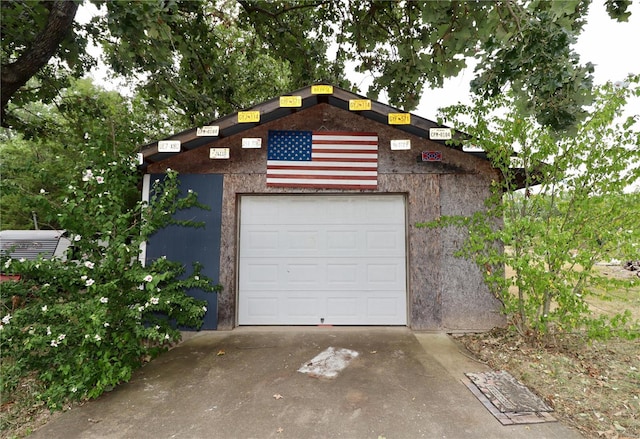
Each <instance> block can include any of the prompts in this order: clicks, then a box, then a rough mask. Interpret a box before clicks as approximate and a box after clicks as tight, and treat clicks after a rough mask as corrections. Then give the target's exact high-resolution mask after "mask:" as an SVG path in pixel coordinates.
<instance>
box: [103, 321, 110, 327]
mask: <svg viewBox="0 0 640 439" xmlns="http://www.w3.org/2000/svg"><path fill="white" fill-rule="evenodd" d="M102 326H104V327H105V328H108V327H109V326H111V325H110V324H109V322H104V324H103V325H102Z"/></svg>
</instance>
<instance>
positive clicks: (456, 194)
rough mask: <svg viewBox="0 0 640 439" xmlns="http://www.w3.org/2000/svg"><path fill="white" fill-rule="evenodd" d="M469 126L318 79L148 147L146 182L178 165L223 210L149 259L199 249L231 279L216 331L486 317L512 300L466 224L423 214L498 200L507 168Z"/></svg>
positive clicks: (481, 323) (499, 319)
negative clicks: (475, 253) (485, 267)
mask: <svg viewBox="0 0 640 439" xmlns="http://www.w3.org/2000/svg"><path fill="white" fill-rule="evenodd" d="M448 133H453V136H454V137H455V136H456V135H458V134H459V133H456V132H455V131H453V130H450V129H448V128H447V127H443V126H441V125H438V124H437V123H435V122H433V121H429V120H426V119H423V118H420V117H418V116H416V115H413V114H408V113H403V112H401V111H400V110H397V109H395V108H393V107H390V106H387V105H384V104H382V103H379V102H376V101H372V100H368V99H366V98H364V97H363V96H360V95H357V94H354V93H351V92H348V91H346V90H343V89H340V88H338V87H333V86H328V85H314V86H309V87H305V88H303V89H300V90H297V91H295V92H292V93H291V94H290V95H287V96H280V97H277V98H274V99H272V100H269V101H267V102H264V103H262V104H259V105H256V106H254V107H253V108H250V109H247V111H241V112H238V113H234V114H231V115H228V116H225V117H222V118H220V119H218V120H215V121H212V122H211V123H210V124H208V125H207V126H203V127H195V128H193V129H191V130H187V131H184V132H182V133H179V134H176V135H174V136H172V137H170V138H168V139H164V140H162V141H158V142H154V143H152V144H149V145H146V146H144V147H143V148H142V151H141V159H142V165H141V166H142V167H143V169H144V171H145V173H146V175H145V184H144V190H145V193H146V194H147V195H148V192H149V190H150V186H151V182H153V181H154V180H155V179H156V178H159V177H160V176H161V175H162V174H164V173H165V172H166V170H167V169H168V168H170V169H173V170H176V171H178V172H179V174H180V180H181V188H182V190H183V191H186V190H189V189H191V190H194V191H195V192H197V193H198V197H199V200H200V201H201V202H203V203H204V204H207V205H208V206H209V207H210V210H207V211H204V210H194V209H192V210H190V211H188V212H183V213H181V215H183V218H189V219H192V220H196V221H203V222H205V224H206V226H205V227H204V228H197V229H189V230H186V229H185V228H173V227H172V228H169V229H165V230H163V231H161V232H159V233H158V234H156V235H155V236H154V237H153V238H152V240H151V241H150V242H149V243H148V244H147V248H146V258H147V260H148V259H152V258H156V257H160V256H164V255H166V256H167V257H169V258H170V259H174V260H179V261H182V262H184V263H185V264H187V265H190V263H191V261H194V260H197V261H199V262H200V263H202V264H203V265H204V268H205V270H204V271H203V272H204V273H205V274H207V275H208V276H210V277H211V278H213V279H214V280H215V281H216V282H219V283H220V284H221V285H222V286H223V291H222V292H220V293H218V295H217V297H216V296H211V295H203V296H198V293H197V292H196V293H194V294H195V295H196V297H200V298H206V299H207V300H209V304H210V306H209V307H208V308H209V310H208V312H207V316H206V317H205V326H204V327H205V328H207V329H216V328H217V329H232V328H234V327H236V326H238V325H402V326H409V327H410V328H412V329H415V330H438V331H442V330H444V331H469V330H486V329H490V328H492V327H495V326H497V325H502V324H504V317H503V316H502V315H501V314H500V303H499V301H498V300H497V299H496V298H495V297H493V295H492V294H491V293H490V292H489V290H488V288H487V287H486V285H484V283H483V280H482V273H481V272H480V270H479V268H478V267H477V266H476V265H475V264H474V263H472V262H470V261H467V260H464V259H461V258H458V257H455V256H454V252H455V251H456V250H457V249H459V248H460V246H461V244H462V243H463V241H464V232H463V231H461V230H459V229H455V228H438V229H424V228H417V227H416V224H417V223H421V222H427V221H431V220H435V219H438V218H439V217H441V216H447V215H469V214H472V213H473V212H476V211H478V210H482V209H484V201H485V199H486V198H487V197H488V196H490V185H491V182H492V181H493V180H495V179H497V178H499V175H498V173H497V172H496V170H495V169H493V168H492V167H491V165H490V163H489V161H488V160H486V158H485V157H483V156H482V154H478V153H471V152H466V151H463V150H462V149H461V148H459V147H453V146H448V145H447V142H446V141H445V139H446V137H447V134H448Z"/></svg>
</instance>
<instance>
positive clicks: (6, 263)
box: [4, 259, 11, 268]
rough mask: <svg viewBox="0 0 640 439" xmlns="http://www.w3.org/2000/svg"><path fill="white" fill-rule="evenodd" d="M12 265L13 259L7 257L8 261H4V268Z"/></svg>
mask: <svg viewBox="0 0 640 439" xmlns="http://www.w3.org/2000/svg"><path fill="white" fill-rule="evenodd" d="M10 265H11V259H7V262H5V263H4V268H9V266H10Z"/></svg>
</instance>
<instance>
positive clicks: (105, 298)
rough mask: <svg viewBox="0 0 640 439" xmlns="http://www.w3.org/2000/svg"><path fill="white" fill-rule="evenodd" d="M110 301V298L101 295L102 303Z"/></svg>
mask: <svg viewBox="0 0 640 439" xmlns="http://www.w3.org/2000/svg"><path fill="white" fill-rule="evenodd" d="M108 301H109V298H107V297H101V298H100V303H107V302H108Z"/></svg>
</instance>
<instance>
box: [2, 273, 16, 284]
mask: <svg viewBox="0 0 640 439" xmlns="http://www.w3.org/2000/svg"><path fill="white" fill-rule="evenodd" d="M10 280H12V281H14V282H18V281H19V280H20V275H19V274H0V283H2V282H7V281H10Z"/></svg>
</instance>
